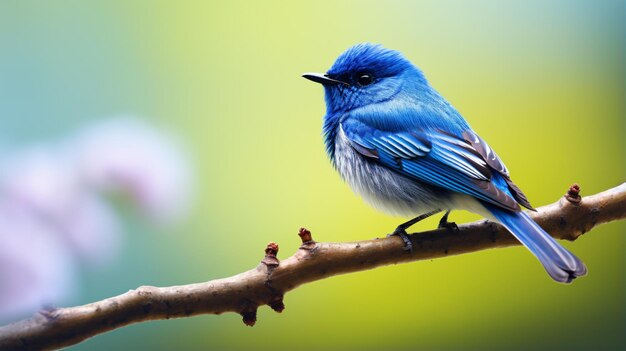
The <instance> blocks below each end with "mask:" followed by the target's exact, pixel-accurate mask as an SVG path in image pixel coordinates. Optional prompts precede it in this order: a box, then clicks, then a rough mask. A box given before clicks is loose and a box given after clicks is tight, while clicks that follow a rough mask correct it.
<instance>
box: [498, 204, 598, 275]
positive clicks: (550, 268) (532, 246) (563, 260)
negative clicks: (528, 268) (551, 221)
mask: <svg viewBox="0 0 626 351" xmlns="http://www.w3.org/2000/svg"><path fill="white" fill-rule="evenodd" d="M486 207H487V209H488V210H489V212H491V213H492V214H493V215H494V216H495V218H496V219H497V220H498V222H500V223H501V224H502V225H503V226H504V227H505V228H506V229H508V230H509V232H511V234H513V236H515V237H516V238H517V240H519V241H520V242H521V243H522V244H524V246H526V247H527V248H528V249H529V250H530V252H532V253H533V254H534V255H535V256H537V258H538V259H539V261H541V264H543V267H544V268H545V269H546V271H547V272H548V274H549V275H550V277H552V279H554V280H556V281H557V282H560V283H571V282H572V280H574V279H575V278H576V277H580V276H584V275H585V274H587V267H585V264H584V263H583V262H582V261H581V260H580V259H579V258H578V257H576V256H574V255H573V254H572V253H571V252H569V251H567V250H566V249H565V248H564V247H563V246H561V245H559V244H558V243H557V242H556V241H555V240H554V239H553V238H552V237H551V236H550V234H548V233H546V232H545V231H544V230H543V229H541V227H540V226H539V225H538V224H537V223H535V222H534V221H533V220H532V219H530V217H529V216H528V215H527V214H526V213H524V212H511V211H507V210H504V209H501V208H498V207H495V206H492V205H486Z"/></svg>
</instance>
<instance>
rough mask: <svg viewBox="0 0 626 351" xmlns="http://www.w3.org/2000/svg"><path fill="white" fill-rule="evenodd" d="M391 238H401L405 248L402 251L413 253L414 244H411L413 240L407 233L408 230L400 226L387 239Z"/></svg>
mask: <svg viewBox="0 0 626 351" xmlns="http://www.w3.org/2000/svg"><path fill="white" fill-rule="evenodd" d="M390 236H399V237H400V239H402V241H404V247H403V248H402V249H403V250H404V251H408V252H413V243H412V242H411V238H409V235H408V234H407V233H406V229H404V227H403V226H401V225H400V226H398V228H396V230H394V231H393V233H391V234H389V235H387V237H390Z"/></svg>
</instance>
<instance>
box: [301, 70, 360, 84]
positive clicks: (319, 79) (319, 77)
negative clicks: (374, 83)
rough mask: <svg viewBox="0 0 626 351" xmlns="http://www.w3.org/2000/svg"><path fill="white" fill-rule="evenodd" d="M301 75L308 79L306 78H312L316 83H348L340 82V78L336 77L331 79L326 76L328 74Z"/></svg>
mask: <svg viewBox="0 0 626 351" xmlns="http://www.w3.org/2000/svg"><path fill="white" fill-rule="evenodd" d="M302 77H304V78H306V79H308V80H312V81H314V82H316V83H320V84H323V85H328V84H343V85H349V84H348V83H346V82H342V81H340V80H337V79H332V78H330V77H329V76H328V74H322V73H305V74H303V75H302Z"/></svg>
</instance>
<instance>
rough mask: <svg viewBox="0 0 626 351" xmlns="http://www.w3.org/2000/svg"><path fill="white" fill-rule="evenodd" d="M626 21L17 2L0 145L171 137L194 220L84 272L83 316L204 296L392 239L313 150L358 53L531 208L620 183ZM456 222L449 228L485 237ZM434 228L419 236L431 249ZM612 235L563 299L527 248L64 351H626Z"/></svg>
mask: <svg viewBox="0 0 626 351" xmlns="http://www.w3.org/2000/svg"><path fill="white" fill-rule="evenodd" d="M625 10H626V8H625V6H624V2H623V1H597V2H595V1H551V2H544V1H516V2H504V1H495V0H494V1H472V2H469V1H419V2H418V1H378V2H376V1H310V2H295V1H294V2H288V1H273V2H270V1H258V2H257V1H248V2H242V1H228V2H221V3H217V2H216V3H212V2H209V1H170V2H157V1H141V2H140V1H101V2H97V3H96V2H82V1H75V2H70V1H55V2H25V1H9V2H3V3H2V5H0V50H1V52H2V54H1V55H0V121H1V124H0V128H2V130H0V136H1V137H3V138H9V139H10V142H11V143H16V144H19V143H26V142H29V141H32V140H37V139H39V138H45V137H50V136H54V135H59V134H61V133H63V132H64V131H66V130H70V129H71V128H73V127H75V126H78V125H80V124H81V123H84V122H85V121H87V120H90V119H94V118H102V117H107V116H110V115H112V114H117V113H125V112H130V113H135V114H138V115H140V116H145V117H147V118H150V119H151V120H152V121H153V122H154V123H156V124H157V125H159V126H161V127H163V128H167V129H169V130H171V131H172V132H174V133H177V134H179V135H181V137H182V138H184V139H185V140H186V142H187V145H188V147H189V149H190V150H191V152H192V154H193V155H192V157H193V160H194V162H195V168H196V174H197V179H198V185H197V189H198V192H197V198H196V203H195V205H194V210H193V213H192V215H191V218H190V219H189V221H188V222H187V223H185V225H184V226H183V227H182V228H179V229H178V230H177V231H176V232H174V233H171V234H167V235H164V234H153V233H148V232H147V231H146V230H145V228H143V226H141V225H135V226H134V227H133V228H135V229H134V230H133V229H132V228H129V229H128V233H129V235H128V238H127V243H126V246H125V248H124V250H123V253H122V255H121V257H120V258H119V261H118V262H117V263H116V264H115V265H113V266H111V267H109V268H107V269H104V270H102V271H98V272H97V273H89V272H87V273H85V276H84V280H85V282H86V283H85V287H84V289H83V292H82V295H81V297H80V299H78V300H76V301H75V302H76V303H86V302H89V301H93V300H96V299H101V298H104V297H107V296H110V295H114V294H118V293H121V292H124V291H126V290H128V289H130V288H134V287H136V286H138V285H142V284H153V285H174V284H183V283H191V282H196V281H204V280H208V279H212V278H218V277H223V276H228V275H232V274H234V273H238V272H240V271H243V270H246V269H249V268H251V267H253V266H254V265H256V264H257V263H258V262H259V260H260V259H261V258H262V254H263V248H264V246H265V244H266V243H267V242H268V241H277V242H278V243H279V244H280V247H281V251H280V254H279V256H280V257H286V256H288V255H290V254H291V253H292V252H294V250H295V249H296V248H297V246H298V238H297V236H296V233H297V230H298V228H299V227H301V226H305V227H307V228H309V229H311V230H312V231H313V234H314V237H315V238H316V239H317V240H321V241H348V240H358V239H368V238H372V237H375V236H382V235H384V234H385V233H387V232H389V231H390V230H391V229H392V228H394V227H395V226H396V225H397V224H398V223H399V222H400V221H401V220H403V219H401V218H391V217H389V216H387V215H384V214H381V213H378V212H376V211H375V210H373V209H371V208H369V207H368V206H367V205H365V204H364V203H363V202H362V201H361V200H360V199H359V198H358V197H356V196H355V195H353V194H352V193H351V191H350V190H349V188H348V186H347V185H346V184H344V183H343V182H342V181H341V180H340V178H339V176H338V175H337V174H336V173H335V171H334V170H333V169H332V167H331V165H330V163H329V162H328V160H327V158H326V155H325V153H324V151H323V144H322V138H321V136H320V133H321V131H320V129H321V118H322V116H323V114H324V105H323V98H322V96H323V95H322V89H321V87H319V86H317V85H315V84H311V83H310V82H308V81H305V80H304V79H302V78H300V74H301V73H303V72H307V71H324V70H326V69H327V68H328V67H329V66H330V65H331V64H332V62H333V60H334V58H335V57H336V56H337V55H338V54H339V53H341V52H342V51H343V50H345V49H346V48H347V47H349V46H351V45H353V44H355V43H359V42H363V41H370V42H376V43H381V44H383V45H385V46H387V47H389V48H393V49H397V50H400V51H402V52H403V53H404V54H405V56H406V57H408V58H410V59H411V60H412V61H413V62H414V63H415V64H416V65H418V66H419V67H421V68H422V69H423V70H424V72H425V74H426V76H427V78H428V79H429V80H430V82H431V83H432V85H434V86H435V87H436V88H437V89H438V90H439V91H440V92H441V93H442V94H443V95H444V96H445V97H446V98H447V99H448V100H449V101H450V102H451V103H452V104H453V105H455V106H456V107H457V108H458V109H459V111H461V113H462V114H463V115H464V116H465V117H466V119H467V120H468V121H469V122H470V124H471V125H472V126H473V128H474V129H475V130H476V131H477V132H478V133H479V134H481V136H482V137H483V138H484V139H486V140H488V141H489V143H490V144H491V146H492V147H493V148H495V149H496V150H497V152H498V154H499V155H500V156H501V157H502V158H503V159H504V160H505V161H506V163H507V166H508V167H509V169H510V170H511V172H512V177H513V179H514V180H515V182H516V183H517V184H518V185H519V186H520V187H521V188H523V189H524V191H525V192H526V194H527V195H528V196H529V198H530V199H531V201H532V203H533V204H534V205H536V206H540V205H543V204H547V203H551V202H553V201H555V200H557V199H558V198H559V197H560V196H561V195H562V194H563V193H564V192H565V190H566V189H567V187H568V186H569V185H570V184H571V183H572V182H578V183H580V184H581V187H582V191H583V194H592V193H596V192H599V191H601V190H604V189H607V188H609V187H612V186H615V185H617V184H619V183H620V182H623V181H624V180H625V179H626V170H625V167H624V161H625V160H626V158H625V152H624V151H625V150H626V143H625V142H624V135H625V133H624V132H625V131H626V128H625V125H624V120H625V119H624V118H625V112H626V111H625V103H624V97H625V96H626V94H625V93H626V86H625V81H626V74H625V62H626V57H625V56H626V55H625V52H626V43H625V28H624V13H625ZM476 218H477V217H476V216H473V215H471V214H467V213H462V212H454V213H453V214H452V219H453V220H455V221H457V222H463V221H467V220H470V219H476ZM435 223H436V221H435V220H433V221H428V222H425V223H421V224H420V225H419V226H417V227H416V230H425V229H428V228H432V227H433V226H434V225H435ZM625 230H626V226H625V225H624V223H612V224H609V225H605V226H602V227H600V228H597V229H594V230H593V232H592V233H591V234H589V235H585V236H584V237H582V238H581V239H580V240H578V241H577V242H575V243H564V245H565V246H566V247H568V248H570V249H571V250H572V251H573V252H575V253H576V254H577V255H578V256H579V257H580V258H582V259H583V260H584V261H585V263H586V264H587V266H588V268H589V271H590V273H589V276H588V277H585V278H583V279H580V280H579V281H576V282H575V283H574V284H573V285H571V286H564V285H559V284H555V283H553V282H552V281H551V280H550V279H549V277H548V276H547V274H545V272H544V271H543V269H542V267H541V265H540V264H539V263H538V262H537V261H536V259H535V258H534V257H532V255H531V254H529V253H528V252H527V251H526V250H524V249H523V248H520V247H517V248H510V249H500V250H490V251H484V252H479V253H474V254H469V255H463V256H457V257H450V258H445V259H438V260H433V261H424V262H418V263H412V264H406V265H400V266H391V267H385V268H381V269H376V270H373V271H368V272H362V273H357V274H351V275H346V276H339V277H334V278H332V279H327V280H324V281H320V282H316V283H313V284H310V285H306V286H303V287H301V288H299V289H297V290H296V291H293V292H291V293H289V294H288V295H287V296H286V300H285V303H286V306H287V308H286V310H285V311H284V312H283V313H282V314H280V315H279V314H276V313H274V312H272V311H271V310H269V309H268V308H261V309H260V310H259V321H258V323H257V325H256V326H255V327H254V328H247V327H244V326H243V324H242V323H241V322H240V317H239V316H238V315H235V314H227V315H222V316H202V317H195V318H187V319H182V320H170V321H159V322H151V323H145V324H141V325H135V326H131V327H127V328H124V329H121V330H117V331H114V332H111V333H108V334H106V335H102V336H98V337H96V338H93V339H91V340H89V341H87V342H85V343H83V344H81V345H79V346H76V347H75V349H76V350H110V349H129V350H130V349H152V350H171V349H188V350H192V349H198V350H204V349H211V350H222V349H223V350H227V349H235V350H237V349H260V350H265V349H274V350H319V349H342V350H376V349H383V348H385V349H389V350H408V349H429V350H430V349H479V350H484V349H524V350H525V349H543V348H547V349H566V348H568V349H590V348H593V349H607V348H616V347H617V345H620V344H621V345H622V346H623V345H624V343H625V342H626V341H625V336H624V330H626V317H625V315H626V302H625V297H626V286H625V285H626V284H625V283H626V260H625V259H624V249H625V245H624V244H625V239H624V231H625Z"/></svg>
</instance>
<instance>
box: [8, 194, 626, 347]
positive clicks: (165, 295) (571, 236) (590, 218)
mask: <svg viewBox="0 0 626 351" xmlns="http://www.w3.org/2000/svg"><path fill="white" fill-rule="evenodd" d="M578 191H579V188H578V186H577V185H573V186H572V187H571V188H570V190H569V191H568V194H566V195H565V196H564V197H563V198H561V199H560V200H559V201H558V202H556V203H554V204H551V205H548V206H545V207H542V208H539V209H538V212H533V213H531V216H532V217H533V219H534V220H535V221H537V223H539V225H541V226H542V227H543V228H544V229H545V230H546V231H548V232H550V233H551V235H552V236H554V237H555V238H558V239H566V240H576V239H577V238H578V237H579V236H580V235H582V234H584V233H586V232H588V231H589V230H591V229H592V228H593V227H595V226H596V225H598V224H602V223H606V222H610V221H614V220H619V219H623V218H626V183H623V184H621V185H620V186H617V187H615V188H612V189H609V190H607V191H604V192H602V193H599V194H596V195H593V196H588V197H585V198H583V199H582V200H581V198H580V196H579V195H578ZM300 236H301V238H302V241H303V244H302V246H301V247H300V249H299V250H298V251H297V252H296V253H295V254H294V255H293V256H291V257H289V258H287V259H285V260H283V261H281V262H279V261H278V259H277V258H276V254H277V252H278V245H276V244H274V243H270V244H269V245H268V246H267V248H266V256H265V258H264V259H263V261H262V262H261V264H259V265H258V266H257V267H256V268H254V269H252V270H249V271H247V272H244V273H241V274H238V275H235V276H232V277H229V278H224V279H217V280H212V281H208V282H205V283H199V284H189V285H181V286H171V287H164V288H158V287H152V286H142V287H139V288H138V289H136V290H130V291H129V292H127V293H124V294H122V295H119V296H115V297H112V298H108V299H105V300H102V301H98V302H94V303H90V304H87V305H83V306H78V307H69V308H59V309H53V310H44V311H41V312H39V313H38V314H36V315H35V316H34V317H32V318H30V319H26V320H22V321H19V322H16V323H13V324H9V325H6V326H4V327H0V350H41V349H55V348H61V347H65V346H69V345H73V344H76V343H79V342H81V341H83V340H85V339H87V338H90V337H92V336H94V335H97V334H101V333H104V332H107V331H109V330H113V329H116V328H120V327H123V326H125V325H129V324H132V323H138V322H142V321H148V320H155V319H169V318H179V317H188V316H193V315H198V314H205V313H206V314H221V313H224V312H236V313H240V314H241V315H242V316H243V321H244V323H245V324H246V325H250V326H251V325H254V323H255V321H256V311H257V308H258V307H259V306H261V305H269V306H270V307H271V308H272V309H274V310H275V311H277V312H281V311H282V310H283V309H284V307H285V306H284V305H283V295H284V294H285V293H286V292H288V291H290V290H293V289H295V288H297V287H298V286H300V285H302V284H305V283H309V282H313V281H316V280H320V279H324V278H328V277H330V276H333V275H336V274H343V273H349V272H357V271H363V270H367V269H372V268H375V267H378V266H382V265H388V264H395V263H402V262H410V261H417V260H424V259H433V258H437V257H442V256H449V255H457V254H462V253H467V252H474V251H479V250H484V249H489V248H496V247H506V246H512V245H519V242H518V241H517V240H515V239H514V238H513V237H512V236H511V235H510V234H509V233H508V232H507V231H506V230H505V229H504V228H503V227H502V226H500V225H499V224H497V223H494V222H490V221H486V220H482V221H478V222H473V223H469V224H465V225H461V226H459V231H458V232H457V231H452V230H447V229H438V230H432V231H428V232H423V233H418V234H412V235H411V240H412V242H413V248H414V249H413V252H411V253H409V252H406V251H404V250H403V249H402V247H403V242H402V240H400V239H399V238H396V237H390V238H383V239H373V240H365V241H358V242H349V243H317V242H315V241H313V240H312V238H311V233H310V232H309V231H307V230H306V229H301V230H300Z"/></svg>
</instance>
